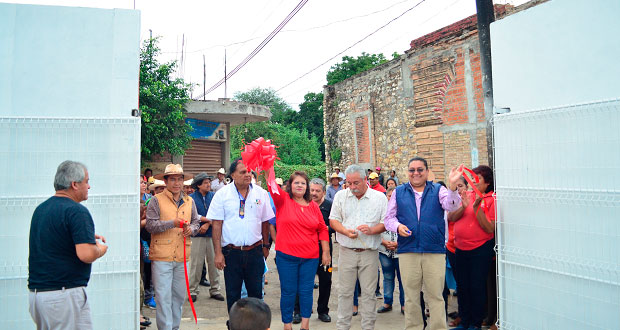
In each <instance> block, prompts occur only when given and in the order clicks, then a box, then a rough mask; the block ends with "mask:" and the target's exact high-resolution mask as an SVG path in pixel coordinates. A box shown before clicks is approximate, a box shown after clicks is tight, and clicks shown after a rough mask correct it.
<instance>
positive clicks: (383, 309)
mask: <svg viewBox="0 0 620 330" xmlns="http://www.w3.org/2000/svg"><path fill="white" fill-rule="evenodd" d="M391 311H392V306H390V307H385V306H381V308H379V309H377V313H385V312H391Z"/></svg>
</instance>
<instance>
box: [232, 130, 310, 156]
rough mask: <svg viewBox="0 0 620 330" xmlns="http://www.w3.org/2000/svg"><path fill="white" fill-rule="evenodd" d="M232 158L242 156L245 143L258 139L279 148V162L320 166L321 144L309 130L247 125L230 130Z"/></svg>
mask: <svg viewBox="0 0 620 330" xmlns="http://www.w3.org/2000/svg"><path fill="white" fill-rule="evenodd" d="M230 135H231V146H230V148H231V158H232V159H235V158H238V157H239V156H240V155H241V150H242V149H243V147H244V145H245V143H250V142H252V141H253V140H254V139H256V138H258V137H261V136H262V137H263V138H265V139H269V140H271V143H273V144H274V145H276V146H278V148H277V149H276V150H277V152H278V157H279V158H280V161H279V162H282V163H284V164H289V165H320V164H321V155H320V153H319V142H318V140H317V138H316V137H315V136H308V131H307V130H305V129H304V130H301V131H300V130H298V129H296V128H294V127H290V126H285V125H282V124H278V123H271V122H258V123H247V124H243V125H239V126H235V127H232V128H231V129H230Z"/></svg>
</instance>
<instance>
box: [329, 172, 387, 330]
mask: <svg viewBox="0 0 620 330" xmlns="http://www.w3.org/2000/svg"><path fill="white" fill-rule="evenodd" d="M345 176H346V178H347V184H348V185H349V188H348V189H344V190H341V191H339V192H338V193H336V197H334V202H333V203H332V210H331V213H330V215H329V224H330V225H331V228H332V229H333V230H334V231H336V240H337V241H338V243H339V244H340V250H339V260H338V282H339V287H340V288H339V290H338V321H337V322H336V327H337V329H338V330H348V329H350V328H351V317H352V313H351V311H352V310H353V292H354V291H355V283H356V280H357V279H358V278H359V282H360V287H361V289H362V296H361V298H362V299H361V301H360V306H359V310H360V314H361V315H362V329H363V330H371V329H374V328H375V321H376V319H377V309H376V303H377V300H376V298H375V288H376V286H377V269H379V252H378V250H377V249H378V248H379V245H381V235H379V234H381V233H382V232H383V231H385V227H384V226H383V218H384V217H385V213H386V211H387V198H386V197H385V195H384V194H383V193H380V192H378V191H376V190H373V189H370V188H369V187H368V183H367V182H366V171H365V170H364V168H362V167H361V166H359V165H350V166H349V167H347V169H346V171H345Z"/></svg>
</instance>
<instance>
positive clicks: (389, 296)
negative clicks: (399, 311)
mask: <svg viewBox="0 0 620 330" xmlns="http://www.w3.org/2000/svg"><path fill="white" fill-rule="evenodd" d="M379 262H381V268H382V269H383V303H384V304H386V305H390V306H392V302H393V301H394V286H395V281H396V278H398V290H399V291H398V292H399V295H398V296H399V297H398V298H399V301H400V306H401V307H403V306H405V290H404V289H403V281H402V280H401V279H400V267H398V258H390V257H388V256H386V255H385V254H383V253H379ZM394 275H396V276H394Z"/></svg>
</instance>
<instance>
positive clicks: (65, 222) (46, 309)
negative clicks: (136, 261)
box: [28, 160, 108, 329]
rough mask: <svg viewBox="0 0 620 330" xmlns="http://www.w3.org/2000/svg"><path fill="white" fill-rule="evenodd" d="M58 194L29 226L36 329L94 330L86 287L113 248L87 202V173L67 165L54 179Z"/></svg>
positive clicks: (38, 210) (37, 211) (30, 281)
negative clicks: (97, 227)
mask: <svg viewBox="0 0 620 330" xmlns="http://www.w3.org/2000/svg"><path fill="white" fill-rule="evenodd" d="M54 189H55V190H56V194H55V195H54V196H52V197H50V198H49V199H47V200H46V201H45V202H43V203H41V204H40V205H39V206H37V208H36V209H35V211H34V214H33V215H32V221H31V223H30V255H29V257H28V289H29V290H30V296H29V303H30V315H31V316H32V319H33V320H34V322H35V323H36V325H37V328H39V329H40V328H44V329H92V322H91V318H90V307H89V306H88V301H87V297H86V286H87V285H88V280H89V279H90V270H91V263H93V262H94V261H95V260H97V259H98V258H100V257H102V256H103V255H104V254H105V253H106V251H107V250H108V247H107V246H106V245H105V244H102V243H100V242H99V241H98V239H101V241H102V242H103V243H105V238H104V237H103V236H99V235H96V234H95V224H94V223H93V218H92V217H91V215H90V213H89V212H88V210H87V209H86V207H84V206H83V205H81V204H80V202H82V201H85V200H86V199H88V189H90V185H89V184H88V170H87V169H86V166H84V165H83V164H81V163H78V162H73V161H69V160H67V161H64V162H62V163H61V164H60V165H59V166H58V169H57V171H56V176H55V178H54Z"/></svg>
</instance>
